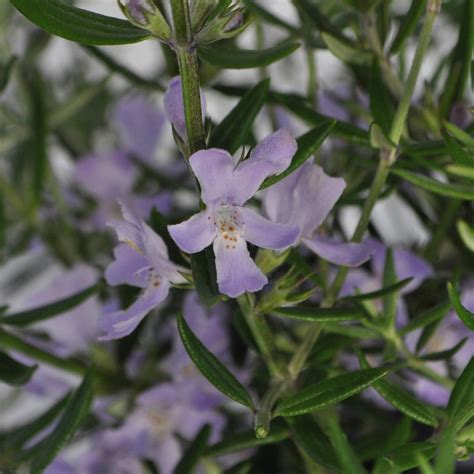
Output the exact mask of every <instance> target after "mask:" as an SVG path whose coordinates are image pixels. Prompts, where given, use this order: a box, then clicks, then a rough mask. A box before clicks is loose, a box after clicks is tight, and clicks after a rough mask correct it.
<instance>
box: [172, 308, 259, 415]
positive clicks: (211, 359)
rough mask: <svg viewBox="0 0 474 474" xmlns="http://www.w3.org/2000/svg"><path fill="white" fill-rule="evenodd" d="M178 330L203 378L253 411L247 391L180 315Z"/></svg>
mask: <svg viewBox="0 0 474 474" xmlns="http://www.w3.org/2000/svg"><path fill="white" fill-rule="evenodd" d="M178 329H179V335H180V336H181V340H182V341H183V345H184V347H185V349H186V351H187V353H188V355H189V357H190V358H191V359H192V361H193V362H194V363H195V364H196V366H197V368H198V369H199V370H200V371H201V373H202V374H203V375H204V377H206V378H207V380H209V382H211V384H212V385H214V387H216V388H217V389H218V390H219V391H221V392H222V393H223V394H224V395H227V396H228V397H229V398H231V399H232V400H235V401H236V402H238V403H241V404H242V405H244V406H246V407H248V408H250V409H253V402H252V399H251V398H250V395H249V394H248V393H247V390H245V388H244V387H243V386H242V385H241V383H240V382H239V381H238V380H237V379H236V378H235V377H234V376H233V375H232V374H231V373H230V372H229V371H228V370H227V368H226V367H224V365H222V363H221V362H220V361H219V360H218V359H217V358H216V357H215V356H214V355H213V354H212V353H211V352H209V351H208V350H207V349H206V347H205V346H204V345H203V344H202V342H201V341H200V340H199V339H198V338H197V337H196V336H195V335H194V333H193V332H192V331H191V329H190V327H189V326H188V325H187V323H186V321H185V320H184V318H183V316H182V315H178Z"/></svg>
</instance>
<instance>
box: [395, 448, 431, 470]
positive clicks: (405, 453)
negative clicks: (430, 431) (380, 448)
mask: <svg viewBox="0 0 474 474" xmlns="http://www.w3.org/2000/svg"><path fill="white" fill-rule="evenodd" d="M435 452H436V444H435V443H431V442H428V441H421V442H415V443H408V444H405V445H404V446H401V447H400V448H397V449H395V450H393V451H392V452H391V453H390V454H389V455H388V456H387V457H386V459H388V460H389V461H390V462H391V463H393V464H395V466H396V467H398V468H399V469H401V470H408V469H412V468H414V467H417V466H418V456H420V455H421V456H423V457H424V458H426V459H427V460H429V459H431V458H432V457H433V456H434V455H435Z"/></svg>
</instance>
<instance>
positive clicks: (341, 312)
mask: <svg viewBox="0 0 474 474" xmlns="http://www.w3.org/2000/svg"><path fill="white" fill-rule="evenodd" d="M271 312H272V314H276V315H277V316H283V317H285V318H290V319H298V320H300V321H311V322H318V323H326V322H330V323H333V322H336V321H357V320H360V319H363V318H365V313H364V311H362V310H361V309H358V308H312V307H307V306H306V307H305V306H293V307H289V308H275V309H272V311H271Z"/></svg>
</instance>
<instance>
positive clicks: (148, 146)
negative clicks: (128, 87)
mask: <svg viewBox="0 0 474 474" xmlns="http://www.w3.org/2000/svg"><path fill="white" fill-rule="evenodd" d="M114 119H115V122H116V124H117V126H118V128H119V131H120V135H121V137H120V138H121V141H122V142H123V144H124V146H125V147H126V149H127V150H129V151H130V152H132V153H133V154H134V155H136V156H137V157H138V158H140V159H142V160H144V161H146V162H150V163H153V155H154V151H155V147H156V144H157V142H158V139H159V138H160V135H161V131H162V129H163V125H164V121H165V117H164V115H163V114H162V113H161V112H160V111H159V110H158V109H157V108H156V107H154V106H153V105H152V104H151V103H150V102H149V101H147V100H145V99H144V98H143V97H125V98H123V99H121V100H120V101H119V103H118V104H117V106H116V108H115V113H114Z"/></svg>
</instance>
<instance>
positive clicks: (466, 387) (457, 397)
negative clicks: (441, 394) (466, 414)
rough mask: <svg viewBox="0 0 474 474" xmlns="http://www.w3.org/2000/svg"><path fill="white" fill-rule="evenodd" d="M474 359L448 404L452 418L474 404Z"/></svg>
mask: <svg viewBox="0 0 474 474" xmlns="http://www.w3.org/2000/svg"><path fill="white" fill-rule="evenodd" d="M472 387H474V358H471V360H470V361H469V363H468V364H467V365H466V367H465V368H464V370H463V372H462V374H461V375H460V376H459V378H458V380H457V382H456V385H455V386H454V388H453V391H452V392H451V396H450V398H449V403H448V414H449V417H450V418H454V417H456V416H457V415H458V414H459V413H460V412H461V411H462V409H463V408H464V407H465V406H468V405H471V404H472V403H474V390H473V389H472Z"/></svg>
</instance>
